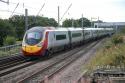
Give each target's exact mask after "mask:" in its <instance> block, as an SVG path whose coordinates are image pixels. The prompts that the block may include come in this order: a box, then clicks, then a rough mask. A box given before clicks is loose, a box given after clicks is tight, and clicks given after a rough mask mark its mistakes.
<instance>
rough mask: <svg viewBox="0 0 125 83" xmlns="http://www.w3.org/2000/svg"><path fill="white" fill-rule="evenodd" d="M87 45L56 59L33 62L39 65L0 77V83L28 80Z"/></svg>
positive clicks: (59, 55)
mask: <svg viewBox="0 0 125 83" xmlns="http://www.w3.org/2000/svg"><path fill="white" fill-rule="evenodd" d="M88 44H89V43H88ZM88 44H87V45H88ZM87 45H84V46H82V47H77V48H74V49H73V50H69V51H67V52H65V53H57V54H55V55H54V57H52V58H50V59H47V60H41V61H38V62H37V61H31V62H37V63H36V64H33V65H31V66H28V67H25V68H23V69H20V70H17V71H15V72H12V73H10V74H7V75H4V76H2V77H0V83H15V82H17V81H19V80H20V79H23V78H26V77H28V76H30V75H31V74H33V73H35V72H37V71H39V70H40V69H42V68H44V67H46V66H47V65H50V64H51V63H54V62H55V61H56V60H60V59H62V58H63V57H67V56H69V55H71V54H74V53H76V52H77V51H78V49H80V48H85V47H86V46H87ZM56 55H58V56H56Z"/></svg>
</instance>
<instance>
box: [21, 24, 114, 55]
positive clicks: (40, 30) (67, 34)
mask: <svg viewBox="0 0 125 83" xmlns="http://www.w3.org/2000/svg"><path fill="white" fill-rule="evenodd" d="M113 33H114V30H113V28H87V27H84V28H74V27H69V28H64V27H57V28H55V27H41V26H36V27H32V28H30V29H29V30H27V31H26V32H25V35H24V38H23V41H22V53H23V55H24V56H26V57H41V56H50V55H52V54H53V53H54V52H57V51H60V50H66V49H70V48H73V47H75V46H78V45H82V44H83V43H86V42H88V41H92V40H96V39H99V38H101V37H104V36H107V35H112V34H113Z"/></svg>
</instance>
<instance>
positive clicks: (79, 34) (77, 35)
mask: <svg viewBox="0 0 125 83" xmlns="http://www.w3.org/2000/svg"><path fill="white" fill-rule="evenodd" d="M81 35H82V34H81V33H73V34H72V37H80V36H81Z"/></svg>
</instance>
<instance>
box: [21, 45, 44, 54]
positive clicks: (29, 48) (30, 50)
mask: <svg viewBox="0 0 125 83" xmlns="http://www.w3.org/2000/svg"><path fill="white" fill-rule="evenodd" d="M41 48H42V47H38V46H24V47H22V49H23V50H24V51H25V52H27V53H36V52H38V51H40V50H41Z"/></svg>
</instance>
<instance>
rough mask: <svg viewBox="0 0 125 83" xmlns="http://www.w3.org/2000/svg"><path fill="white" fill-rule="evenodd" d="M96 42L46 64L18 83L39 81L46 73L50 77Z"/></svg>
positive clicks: (35, 82) (37, 82) (36, 82)
mask: <svg viewBox="0 0 125 83" xmlns="http://www.w3.org/2000/svg"><path fill="white" fill-rule="evenodd" d="M96 44H97V42H94V43H91V44H90V45H88V46H86V47H84V50H83V51H80V50H81V49H83V48H82V47H81V48H80V49H79V50H78V51H77V52H75V53H72V54H71V55H69V56H68V57H65V58H64V59H62V60H57V61H55V62H54V63H52V64H50V65H48V66H47V67H45V68H43V69H41V70H39V71H38V72H36V73H34V74H32V76H29V77H28V78H24V79H23V80H21V81H19V83H39V82H41V81H42V80H43V79H44V77H45V76H46V75H48V76H49V77H51V76H52V75H54V74H55V73H58V71H60V70H62V69H63V68H65V67H66V66H68V65H70V64H71V63H72V62H74V61H75V60H77V59H78V58H79V57H81V54H84V53H86V52H87V51H89V49H91V48H92V47H93V46H94V45H96ZM79 51H80V52H79Z"/></svg>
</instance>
